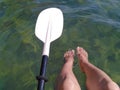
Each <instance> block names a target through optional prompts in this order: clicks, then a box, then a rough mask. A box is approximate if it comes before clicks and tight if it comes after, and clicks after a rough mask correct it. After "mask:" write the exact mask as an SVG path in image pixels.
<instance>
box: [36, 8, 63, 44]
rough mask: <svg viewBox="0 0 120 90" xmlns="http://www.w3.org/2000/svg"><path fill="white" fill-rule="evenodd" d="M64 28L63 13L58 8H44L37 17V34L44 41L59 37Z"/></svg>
mask: <svg viewBox="0 0 120 90" xmlns="http://www.w3.org/2000/svg"><path fill="white" fill-rule="evenodd" d="M62 30H63V13H62V12H61V10H60V9H58V8H48V9H45V10H43V11H42V12H41V13H40V14H39V16H38V19H37V22H36V27H35V35H36V36H37V37H38V38H39V39H40V40H41V41H43V42H44V43H46V42H52V41H54V40H55V39H57V38H59V37H60V36H61V34H62Z"/></svg>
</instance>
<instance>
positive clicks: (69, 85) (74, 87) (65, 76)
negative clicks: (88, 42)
mask: <svg viewBox="0 0 120 90" xmlns="http://www.w3.org/2000/svg"><path fill="white" fill-rule="evenodd" d="M64 58H65V63H64V65H63V67H62V70H61V72H60V75H59V76H58V78H57V82H56V86H55V90H81V89H80V86H79V84H78V81H77V79H76V77H75V75H74V73H73V71H72V68H73V62H74V50H72V51H68V52H66V53H65V54H64Z"/></svg>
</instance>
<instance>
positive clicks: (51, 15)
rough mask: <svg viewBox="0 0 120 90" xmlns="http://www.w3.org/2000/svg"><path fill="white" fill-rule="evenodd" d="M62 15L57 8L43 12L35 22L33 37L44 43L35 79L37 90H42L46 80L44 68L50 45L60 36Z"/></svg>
mask: <svg viewBox="0 0 120 90" xmlns="http://www.w3.org/2000/svg"><path fill="white" fill-rule="evenodd" d="M62 30H63V14H62V12H61V10H60V9H58V8H48V9H45V10H43V11H42V12H41V13H40V14H39V16H38V18H37V22H36V27H35V35H36V36H37V37H38V39H40V40H41V41H42V42H43V43H44V47H43V54H42V62H41V69H40V74H39V76H38V77H37V80H38V87H37V90H44V85H45V82H46V81H47V79H46V77H45V76H46V66H47V61H48V57H49V50H50V43H51V42H52V41H54V40H56V39H57V38H59V37H60V36H61V34H62Z"/></svg>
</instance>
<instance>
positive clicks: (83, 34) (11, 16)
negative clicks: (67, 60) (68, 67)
mask: <svg viewBox="0 0 120 90" xmlns="http://www.w3.org/2000/svg"><path fill="white" fill-rule="evenodd" d="M48 7H58V8H60V9H61V10H62V11H63V13H64V19H65V20H64V31H63V35H62V37H61V38H60V39H58V40H56V41H54V42H53V43H52V44H51V52H50V58H49V62H48V67H47V77H48V78H49V82H48V83H47V84H46V90H53V86H54V81H55V78H56V75H57V74H58V72H59V70H60V68H61V66H62V64H63V53H64V52H65V51H66V50H67V49H72V48H73V49H75V48H76V47H77V46H78V45H80V46H82V47H84V48H85V49H86V50H87V51H88V53H89V59H90V61H91V62H92V63H93V64H95V65H96V66H98V67H99V68H101V69H103V70H104V71H105V72H107V73H108V74H109V75H110V76H111V77H112V79H113V80H114V81H116V82H117V83H118V84H119V85H120V77H119V75H120V72H119V68H120V67H119V65H120V60H119V59H120V12H119V11H120V1H119V0H114V1H113V0H104V1H103V0H101V1H100V0H94V1H93V0H59V2H58V1H57V0H52V1H51V0H36V1H35V0H28V1H26V0H22V1H10V0H4V1H3V0H1V1H0V90H8V89H9V90H36V86H37V82H36V80H35V76H36V75H38V73H39V67H40V62H41V61H40V60H41V53H42V45H43V44H42V42H41V41H39V40H38V39H37V38H36V37H35V35H34V27H35V23H36V19H37V16H38V14H39V12H40V11H41V10H43V9H45V8H48ZM63 46H64V47H63ZM58 47H59V48H58ZM74 72H75V74H76V76H77V78H78V80H79V82H80V83H81V86H82V89H83V90H85V88H84V86H85V84H84V82H85V76H84V74H82V73H81V72H80V70H79V67H78V64H77V60H75V66H74Z"/></svg>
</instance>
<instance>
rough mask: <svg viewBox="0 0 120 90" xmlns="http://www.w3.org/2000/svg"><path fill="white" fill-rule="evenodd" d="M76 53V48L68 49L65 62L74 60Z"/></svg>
mask: <svg viewBox="0 0 120 90" xmlns="http://www.w3.org/2000/svg"><path fill="white" fill-rule="evenodd" d="M74 55H75V51H74V50H69V51H67V52H66V53H65V54H64V59H65V63H67V62H74Z"/></svg>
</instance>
